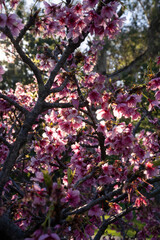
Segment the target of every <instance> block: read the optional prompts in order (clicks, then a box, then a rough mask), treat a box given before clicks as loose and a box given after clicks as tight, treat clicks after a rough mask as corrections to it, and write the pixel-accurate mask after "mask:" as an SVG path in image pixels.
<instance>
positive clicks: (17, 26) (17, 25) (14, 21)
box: [6, 14, 24, 36]
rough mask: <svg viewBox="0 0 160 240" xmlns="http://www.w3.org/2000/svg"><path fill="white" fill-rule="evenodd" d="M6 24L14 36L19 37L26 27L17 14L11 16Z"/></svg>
mask: <svg viewBox="0 0 160 240" xmlns="http://www.w3.org/2000/svg"><path fill="white" fill-rule="evenodd" d="M6 24H7V27H9V28H10V30H11V32H12V34H13V36H18V34H19V32H20V30H21V29H22V28H23V26H24V25H23V23H22V20H21V19H20V18H19V17H18V16H17V15H16V14H9V16H8V18H7V23H6Z"/></svg>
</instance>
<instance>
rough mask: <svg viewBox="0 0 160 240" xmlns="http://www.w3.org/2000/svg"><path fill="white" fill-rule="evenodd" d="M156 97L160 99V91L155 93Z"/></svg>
mask: <svg viewBox="0 0 160 240" xmlns="http://www.w3.org/2000/svg"><path fill="white" fill-rule="evenodd" d="M155 99H156V100H157V101H158V100H160V91H157V92H156V93H155Z"/></svg>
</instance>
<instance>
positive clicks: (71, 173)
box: [67, 168, 76, 184]
mask: <svg viewBox="0 0 160 240" xmlns="http://www.w3.org/2000/svg"><path fill="white" fill-rule="evenodd" d="M75 173H76V170H74V171H72V170H71V169H70V168H68V169H67V177H68V184H71V183H72V181H73V178H74V175H75Z"/></svg>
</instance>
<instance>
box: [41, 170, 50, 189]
mask: <svg viewBox="0 0 160 240" xmlns="http://www.w3.org/2000/svg"><path fill="white" fill-rule="evenodd" d="M42 173H43V177H44V182H45V184H46V186H47V188H50V187H51V186H52V177H51V176H50V175H49V173H48V171H46V170H42Z"/></svg>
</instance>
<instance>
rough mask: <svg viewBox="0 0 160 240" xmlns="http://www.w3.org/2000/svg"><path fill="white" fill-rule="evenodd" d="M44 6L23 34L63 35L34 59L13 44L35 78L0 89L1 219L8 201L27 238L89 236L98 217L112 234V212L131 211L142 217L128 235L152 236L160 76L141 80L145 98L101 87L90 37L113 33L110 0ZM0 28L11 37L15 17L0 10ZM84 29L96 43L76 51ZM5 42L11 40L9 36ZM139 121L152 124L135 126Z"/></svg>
mask: <svg viewBox="0 0 160 240" xmlns="http://www.w3.org/2000/svg"><path fill="white" fill-rule="evenodd" d="M11 2H12V5H13V6H15V5H16V4H17V3H18V1H11ZM43 4H44V11H41V10H39V12H38V13H40V14H42V13H43V15H39V16H38V17H37V18H36V19H35V22H34V24H35V25H34V26H33V28H32V31H33V32H34V34H35V35H36V37H37V38H38V37H40V38H41V37H44V38H45V37H46V38H51V39H52V38H53V37H55V39H56V40H57V39H58V37H60V38H61V40H62V41H58V40H57V42H58V43H56V44H55V46H54V49H53V50H52V51H50V52H47V51H48V50H50V49H49V47H50V46H48V45H45V46H42V47H41V48H39V49H37V54H36V56H35V59H37V60H38V61H37V62H36V60H35V62H36V63H34V62H33V61H32V59H30V58H29V57H28V56H27V55H25V52H24V51H23V50H22V49H21V47H20V45H18V47H17V48H16V50H17V49H18V50H17V51H18V53H20V55H21V57H22V60H23V61H24V62H25V63H26V62H27V61H28V62H27V64H28V65H29V66H30V68H31V70H32V71H33V73H34V75H35V79H34V81H33V82H32V83H31V84H28V85H27V86H23V85H22V84H21V83H17V84H16V87H15V89H14V90H13V89H8V90H7V91H1V92H0V119H1V122H0V169H1V170H2V171H1V174H2V176H5V175H3V174H5V172H7V174H8V173H9V174H10V178H9V179H8V178H7V177H6V176H5V178H3V179H1V181H4V179H7V180H6V181H5V182H4V186H3V191H2V193H1V194H2V195H3V198H2V199H1V204H2V205H1V206H0V216H3V214H5V211H6V210H7V208H8V207H9V206H10V211H11V216H12V220H13V222H14V224H16V227H17V229H18V227H19V229H21V230H23V233H25V237H26V238H25V239H26V240H49V239H53V240H60V239H69V240H72V239H76V240H82V239H83V240H88V239H90V238H91V237H94V234H100V233H101V228H103V226H104V225H103V224H106V222H107V221H108V223H109V224H110V223H112V225H113V227H116V230H117V231H121V229H120V224H119V222H118V221H119V219H120V214H122V216H124V218H123V219H122V218H121V219H122V221H123V222H124V224H126V225H127V222H126V220H127V219H129V220H134V219H133V218H134V216H136V218H137V220H140V221H142V222H143V223H144V227H143V228H141V229H138V230H137V233H136V236H137V237H138V239H139V240H140V239H144V236H145V237H149V236H150V235H152V236H153V239H154V238H155V239H156V238H157V239H158V236H159V234H160V233H159V231H158V227H159V226H160V222H159V218H158V217H157V215H156V211H158V209H159V207H157V205H156V203H155V204H154V205H153V202H154V196H153V195H154V190H155V189H154V185H152V183H154V181H156V180H157V179H158V177H157V175H158V174H159V169H158V166H159V158H160V153H159V148H160V139H159V122H158V119H156V118H155V117H154V116H155V112H156V111H158V110H159V91H160V87H159V85H160V78H154V79H151V80H149V82H148V83H146V84H145V86H144V88H145V90H148V91H147V94H148V95H147V94H146V95H147V96H148V97H147V96H146V97H145V99H143V93H142V92H140V93H139V92H137V93H134V94H133V93H131V91H130V90H128V89H127V88H126V87H125V86H124V87H123V88H122V89H120V91H119V88H118V86H116V85H114V89H112V88H109V87H108V86H107V84H106V76H104V75H102V74H99V73H96V72H94V66H95V64H96V59H97V51H96V50H99V49H96V46H97V42H98V43H99V42H101V43H102V41H101V40H102V38H103V37H104V36H108V37H109V38H112V37H114V36H115V34H117V33H118V32H119V31H120V27H121V24H122V22H123V19H119V18H118V15H117V13H116V11H117V8H118V3H117V2H116V1H107V3H106V1H98V0H87V1H82V3H80V2H78V3H77V2H76V3H75V4H74V3H73V2H70V1H66V3H64V2H62V3H60V4H55V3H48V2H46V1H43ZM3 6H5V3H4V1H2V2H1V7H2V8H3ZM25 26H27V25H25ZM0 28H1V29H0V30H1V31H2V32H3V33H4V34H5V33H7V32H5V31H6V30H5V29H7V28H8V29H10V32H11V34H12V35H13V37H17V36H18V34H19V32H20V31H21V29H22V28H23V24H22V20H21V19H20V18H19V17H18V16H17V15H16V14H14V13H11V14H8V15H7V14H4V13H1V14H0ZM28 30H29V29H28ZM24 32H25V31H24ZM37 33H38V34H37ZM89 33H90V34H93V35H94V36H96V37H97V36H98V37H99V39H100V40H97V41H94V42H93V44H92V46H91V48H90V49H89V50H86V52H85V53H81V52H80V50H77V47H79V45H80V43H81V42H82V41H83V40H84V39H85V37H86V36H87V35H88V34H89ZM21 34H23V31H22V32H21ZM8 37H10V35H8ZM10 40H11V41H12V43H14V44H15V46H17V45H16V44H18V43H17V42H16V41H17V40H16V39H14V38H11V39H10ZM46 46H47V47H46ZM52 47H53V45H52ZM74 47H75V49H74ZM19 49H20V50H19ZM57 49H58V52H57ZM42 50H44V52H43V53H42ZM74 50H75V51H74ZM47 53H50V54H48V55H47ZM24 55H25V57H24ZM28 59H29V60H28ZM36 64H37V65H36ZM57 69H58V70H57ZM3 73H4V70H3V68H2V67H0V76H1V75H2V74H3ZM150 96H152V100H151V99H150V98H149V97H150ZM143 106H145V107H143ZM144 113H145V114H146V115H145V116H144ZM143 119H145V120H146V121H148V125H149V126H152V127H153V128H152V129H151V130H150V129H147V128H146V127H143V129H141V128H140V124H141V122H142V121H143ZM8 165H9V168H8ZM10 165H12V167H10ZM10 168H12V169H10ZM6 169H7V170H6ZM0 178H1V175H0ZM8 180H9V181H8ZM157 181H158V180H157ZM0 184H1V183H0ZM0 189H1V185H0ZM150 192H151V194H150ZM152 197H153V198H152ZM152 205H153V206H152ZM142 208H143V210H144V216H143V212H142ZM130 209H131V211H134V214H132V213H131V212H129V210H130ZM114 219H115V221H114ZM128 225H129V224H128ZM128 225H127V226H128ZM153 225H154V226H153ZM132 226H133V228H134V221H132V224H131V227H132ZM32 227H33V228H32ZM159 229H160V228H159ZM96 232H97V233H96ZM14 234H15V233H14Z"/></svg>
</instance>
